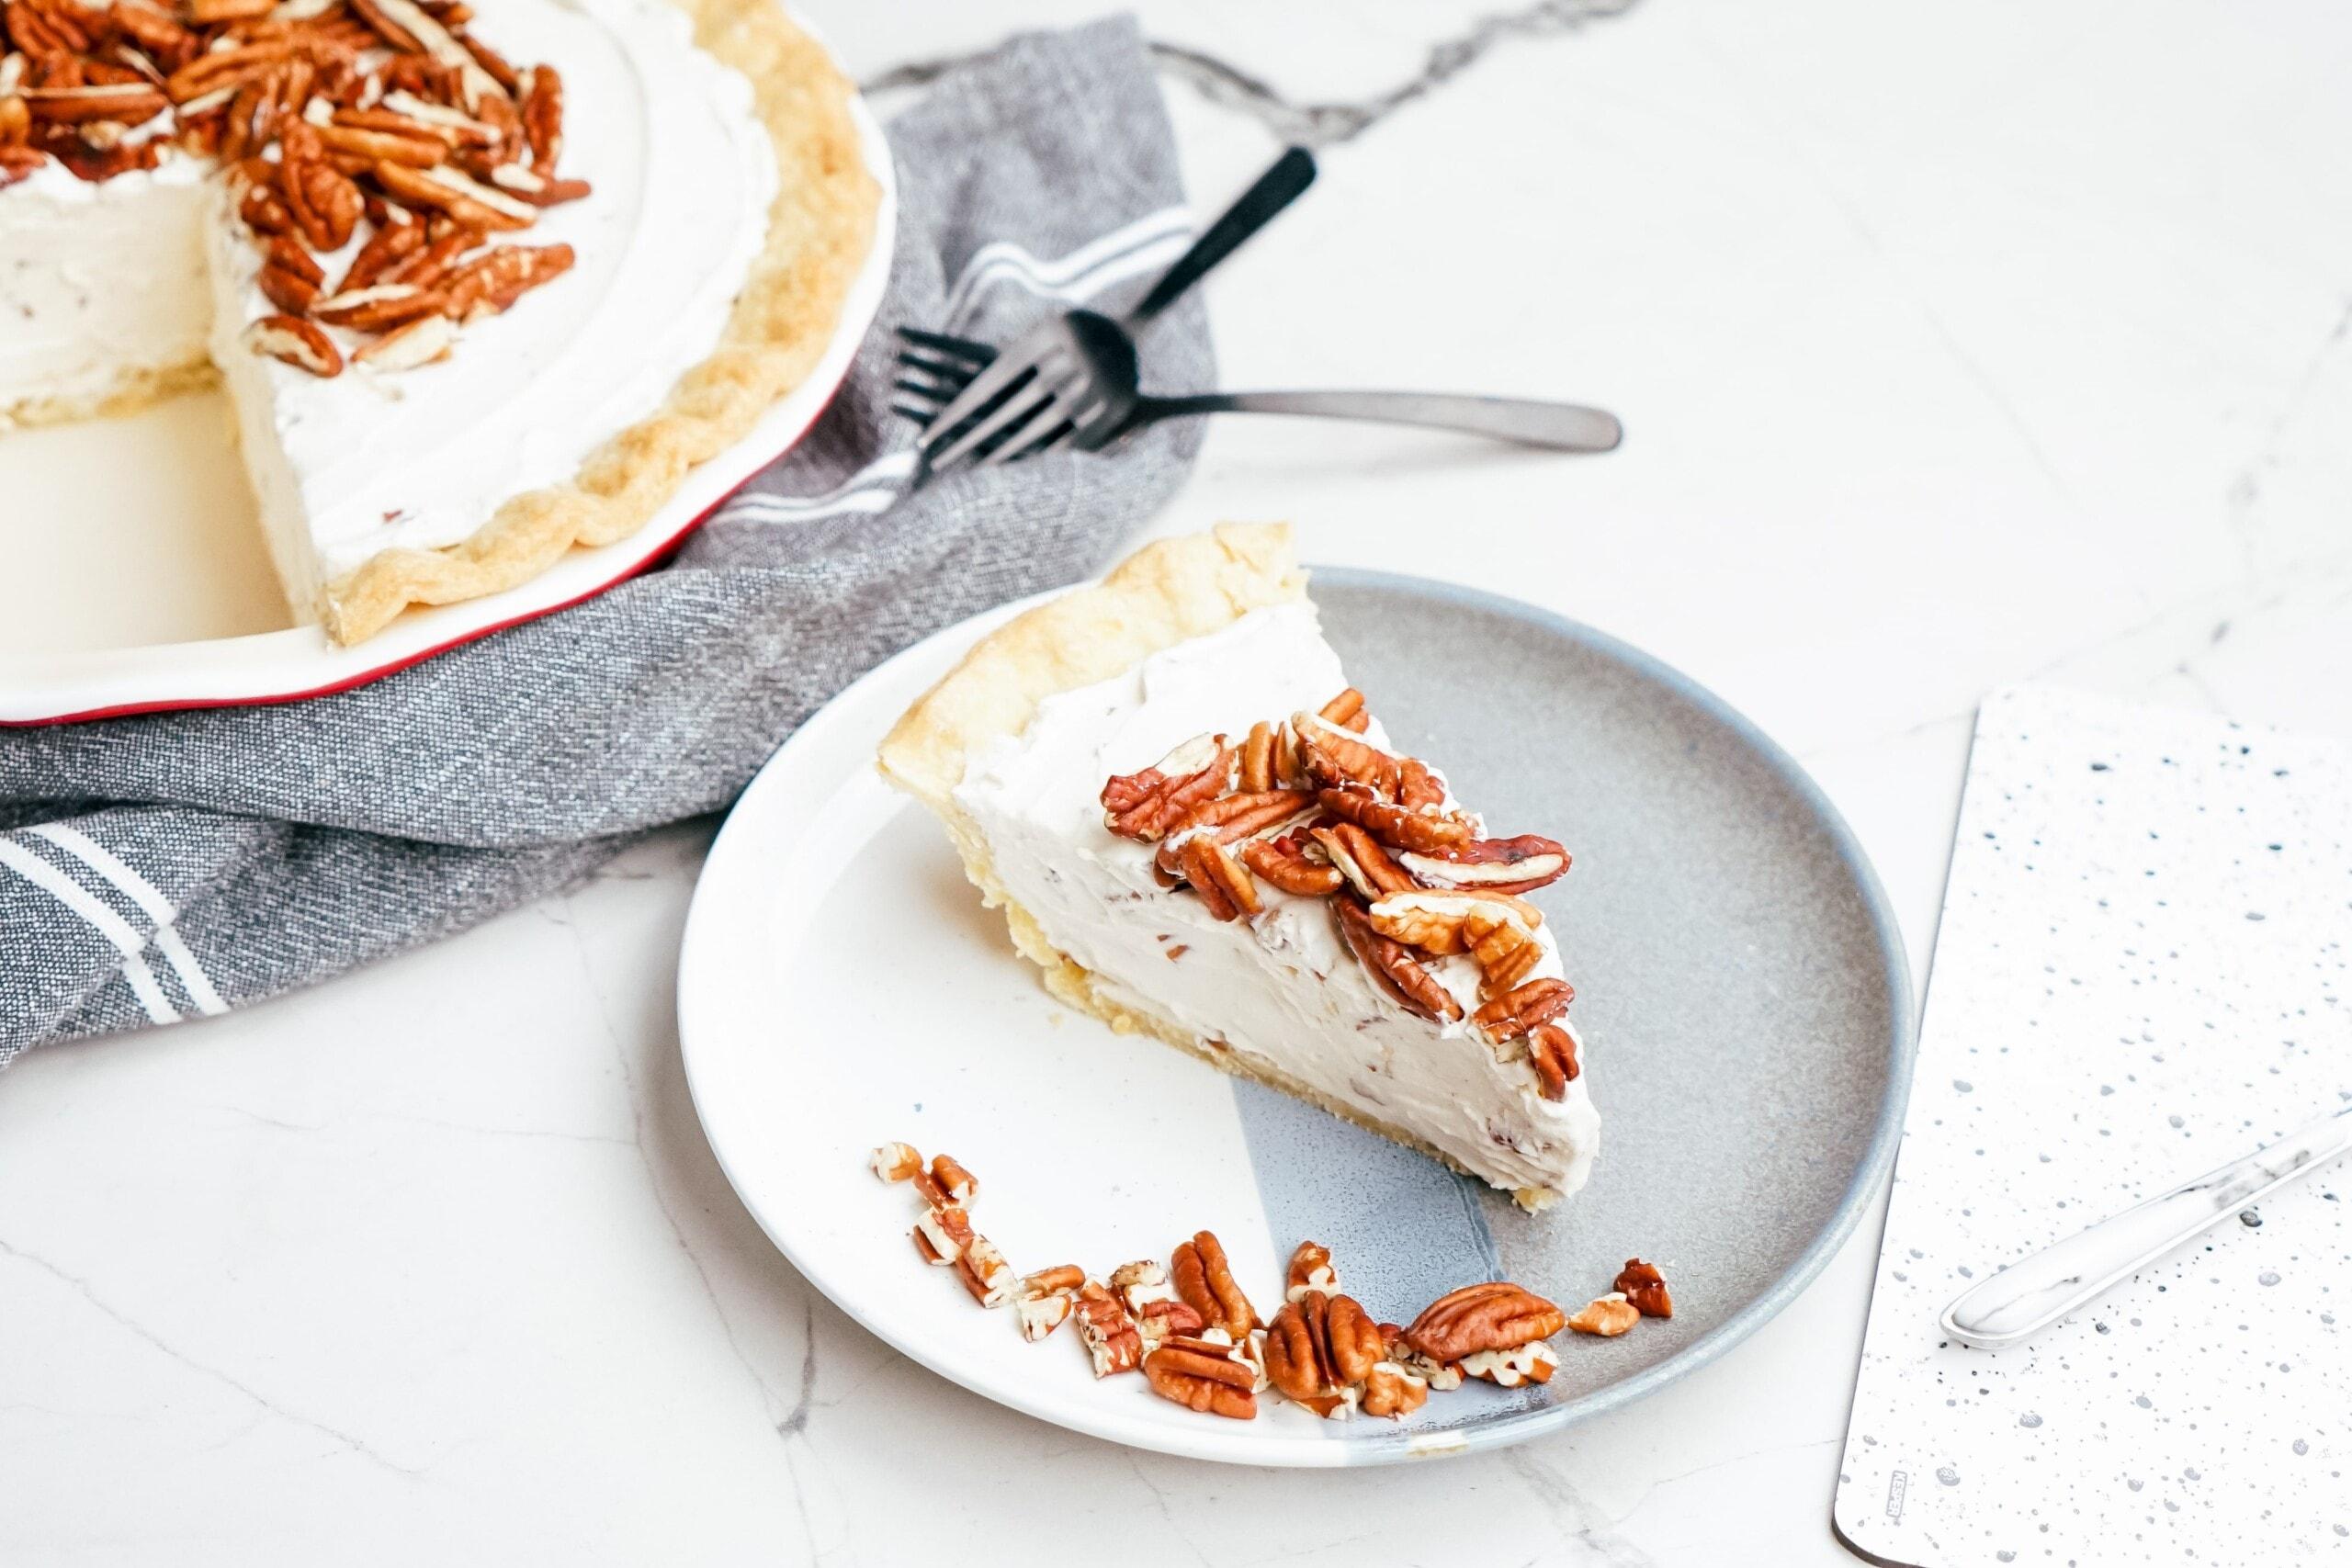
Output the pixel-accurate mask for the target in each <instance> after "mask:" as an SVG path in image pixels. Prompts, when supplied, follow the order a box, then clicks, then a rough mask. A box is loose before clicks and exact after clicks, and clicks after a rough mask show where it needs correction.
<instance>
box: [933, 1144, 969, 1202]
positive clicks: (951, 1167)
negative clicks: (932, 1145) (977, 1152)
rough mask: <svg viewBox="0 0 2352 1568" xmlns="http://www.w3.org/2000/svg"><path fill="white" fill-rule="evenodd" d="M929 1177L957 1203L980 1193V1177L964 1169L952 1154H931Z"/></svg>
mask: <svg viewBox="0 0 2352 1568" xmlns="http://www.w3.org/2000/svg"><path fill="white" fill-rule="evenodd" d="M931 1179H933V1181H936V1182H938V1183H939V1189H940V1190H941V1191H943V1192H944V1193H946V1194H947V1195H948V1196H949V1197H950V1198H953V1199H955V1200H956V1201H957V1202H958V1203H963V1202H967V1201H970V1200H972V1199H974V1198H977V1197H978V1196H979V1195H980V1179H979V1178H978V1177H977V1176H974V1175H973V1174H972V1173H971V1172H970V1171H968V1170H966V1169H965V1168H964V1166H963V1163H962V1162H961V1161H959V1160H958V1159H956V1156H954V1155H933V1156H931Z"/></svg>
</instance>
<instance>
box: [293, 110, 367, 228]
mask: <svg viewBox="0 0 2352 1568" xmlns="http://www.w3.org/2000/svg"><path fill="white" fill-rule="evenodd" d="M277 146H278V152H279V153H280V157H279V161H278V165H277V183H278V186H279V187H280V189H281V191H282V192H283V194H284V196H285V198H286V209H287V211H288V212H289V213H291V214H293V217H294V224H295V227H297V228H299V229H300V230H301V231H302V237H303V238H304V239H306V240H308V241H309V242H310V243H311V249H312V250H314V251H339V250H341V249H343V247H344V244H345V242H347V241H348V240H349V239H350V238H351V233H352V231H353V230H354V229H356V228H357V227H358V226H359V220H360V217H361V215H362V212H363V210H364V209H365V207H366V204H365V203H364V202H363V201H361V200H360V197H359V187H358V186H356V185H353V184H352V183H351V180H350V177H349V176H348V175H345V174H343V173H342V172H340V171H339V170H337V169H336V168H334V165H332V164H329V163H328V162H327V158H326V148H325V145H324V143H322V142H321V141H320V140H319V133H318V129H317V128H316V127H315V126H312V125H311V123H310V122H309V121H307V120H304V119H301V118H294V119H290V120H288V121H287V122H286V125H285V127H284V129H283V130H282V131H281V132H280V133H279V136H278V141H277Z"/></svg>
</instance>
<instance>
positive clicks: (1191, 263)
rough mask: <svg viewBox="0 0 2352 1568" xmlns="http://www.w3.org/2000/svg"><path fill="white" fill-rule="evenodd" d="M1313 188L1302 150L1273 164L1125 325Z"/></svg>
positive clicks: (1149, 313) (1142, 318) (1158, 307)
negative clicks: (1305, 191)
mask: <svg viewBox="0 0 2352 1568" xmlns="http://www.w3.org/2000/svg"><path fill="white" fill-rule="evenodd" d="M1314 183H1315V154H1313V153H1312V152H1308V151H1307V150H1306V148H1304V147H1294V148H1292V149H1291V150H1290V151H1289V152H1284V153H1283V155H1282V156H1281V157H1279V158H1277V159H1275V160H1274V164H1273V167H1272V168H1270V169H1268V170H1267V171H1266V172H1265V173H1264V174H1262V175H1259V176H1258V180H1257V183H1256V184H1254V185H1252V186H1250V188H1249V189H1248V190H1245V191H1243V192H1242V193H1241V195H1240V196H1239V197H1237V198H1236V199H1235V201H1234V203H1233V205H1232V206H1231V207H1228V208H1227V209H1225V216H1224V217H1222V218H1220V219H1218V220H1216V222H1214V223H1212V224H1210V225H1209V226H1208V230H1207V231H1206V232H1205V233H1204V234H1203V235H1202V236H1201V237H1200V238H1199V239H1197V240H1195V241H1193V248H1192V249H1191V250H1189V251H1186V252H1185V253H1184V254H1182V255H1181V256H1178V257H1177V258H1176V265H1174V266H1171V267H1170V268H1169V269H1168V270H1167V271H1166V272H1164V273H1161V274H1160V275H1159V282H1157V283H1155V284H1153V285H1152V286H1151V292H1150V293H1148V294H1147V295H1145V296H1144V297H1143V303H1142V304H1140V305H1138V306H1136V308H1135V309H1134V310H1131V311H1129V312H1128V313H1127V324H1128V325H1130V326H1136V327H1139V326H1141V325H1143V324H1144V323H1145V322H1146V321H1149V320H1151V318H1152V317H1154V316H1157V315H1158V314H1159V312H1160V311H1162V310H1166V309H1168V307H1169V306H1170V305H1172V304H1174V303H1175V302H1176V298H1177V296H1178V295H1180V294H1182V293H1183V292H1184V290H1186V289H1187V288H1191V287H1193V285H1194V284H1195V283H1198V282H1199V281H1200V280H1201V277H1202V276H1203V275H1204V274H1205V273H1206V272H1207V271H1208V270H1209V268H1211V267H1213V266H1215V265H1216V264H1217V263H1219V262H1221V261H1223V260H1224V259H1225V258H1226V257H1227V256H1229V255H1231V254H1233V253H1234V252H1235V251H1238V250H1239V249H1240V248H1241V242H1243V241H1244V240H1247V239H1248V238H1249V237H1250V235H1252V234H1254V233H1256V232H1257V231H1259V230H1261V229H1262V228H1264V227H1265V226H1266V224H1267V223H1268V221H1270V220H1272V218H1273V216H1274V214H1275V213H1277V212H1280V211H1281V210H1282V209H1283V208H1285V207H1288V206H1289V205H1290V204H1291V203H1292V202H1294V201H1295V200H1297V199H1298V197H1299V193H1300V192H1302V191H1304V190H1305V189H1306V187H1307V186H1311V185H1313V184H1314Z"/></svg>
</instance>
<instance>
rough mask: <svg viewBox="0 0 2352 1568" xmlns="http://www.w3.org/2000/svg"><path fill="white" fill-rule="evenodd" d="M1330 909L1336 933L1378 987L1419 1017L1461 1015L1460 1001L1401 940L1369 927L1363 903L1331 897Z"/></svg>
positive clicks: (1458, 1016) (1456, 1017)
mask: <svg viewBox="0 0 2352 1568" xmlns="http://www.w3.org/2000/svg"><path fill="white" fill-rule="evenodd" d="M1331 911H1332V916H1333V918H1334V919H1337V920H1338V921H1339V922H1340V936H1341V937H1342V938H1344V939H1345V940H1346V942H1347V944H1348V948H1349V951H1350V952H1351V953H1354V954H1355V955H1356V961H1357V962H1358V963H1360V964H1363V966H1364V967H1365V968H1366V969H1367V970H1369V971H1371V973H1372V976H1373V978H1374V979H1375V980H1377V981H1378V982H1379V983H1380V985H1381V988H1382V989H1384V990H1385V991H1386V992H1387V993H1388V994H1389V995H1390V996H1392V997H1394V998H1397V1000H1398V1001H1399V1002H1402V1003H1403V1004H1404V1005H1405V1006H1406V1007H1407V1008H1408V1009H1410V1010H1413V1011H1414V1012H1417V1013H1419V1014H1420V1015H1421V1016H1422V1017H1423V1018H1427V1019H1430V1020H1442V1021H1447V1022H1451V1021H1453V1020H1455V1019H1458V1018H1460V1017H1461V1016H1462V1004H1461V1003H1460V1002H1457V1001H1455V1000H1454V999H1453V993H1452V992H1451V991H1448V990H1447V989H1446V988H1445V987H1443V986H1442V985H1440V984H1439V983H1438V979H1437V976H1434V975H1432V974H1430V972H1429V971H1428V970H1426V969H1424V968H1422V967H1421V965H1420V963H1419V960H1417V959H1416V958H1414V956H1413V955H1412V953H1411V952H1410V951H1409V950H1408V949H1407V948H1406V946H1405V945H1404V944H1403V943H1402V942H1392V941H1390V940H1389V939H1388V938H1386V937H1385V936H1382V935H1381V934H1380V933H1379V932H1378V931H1374V930H1373V929H1372V917H1371V916H1370V915H1368V914H1366V913H1365V912H1364V908H1363V905H1361V904H1358V903H1356V902H1355V901H1354V900H1352V899H1349V898H1334V899H1333V900H1331Z"/></svg>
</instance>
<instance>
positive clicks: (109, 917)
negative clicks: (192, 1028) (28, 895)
mask: <svg viewBox="0 0 2352 1568" xmlns="http://www.w3.org/2000/svg"><path fill="white" fill-rule="evenodd" d="M0 865H5V866H6V867H8V869H10V870H11V871H14V872H15V873H16V874H17V875H19V876H21V877H23V878H24V879H25V880H26V881H27V882H29V883H31V884H32V885H33V886H36V887H38V888H40V890H41V891H42V892H44V893H46V894H48V895H49V896H50V897H52V898H54V899H56V900H57V901H58V902H59V903H61V904H62V905H64V906H65V907H66V908H69V909H71V910H73V911H74V913H75V914H77V915H79V916H81V917H82V918H83V919H85V920H87V921H89V922H90V924H92V925H93V926H96V928H97V929H98V931H99V932H100V933H101V934H102V935H104V936H105V937H106V939H107V941H108V942H113V943H114V944H115V946H117V947H118V948H120V949H121V950H122V977H123V978H124V979H126V980H128V981H129V982H130V989H131V992H132V994H133V995H135V996H136V997H138V998H139V1005H140V1006H141V1007H143V1008H145V1009H146V1010H147V1016H148V1017H149V1018H150V1019H151V1020H153V1021H155V1022H157V1023H177V1022H178V1021H179V1018H180V1015H179V1011H178V1010H177V1009H175V1008H174V1007H173V1006H172V1004H171V1002H170V1000H169V999H168V998H165V997H164V987H161V986H159V985H157V984H156V983H155V972H154V971H153V970H152V969H150V968H148V967H147V960H146V958H145V956H144V955H143V951H142V950H143V949H144V948H145V947H146V945H147V944H146V943H145V942H141V940H140V937H139V933H138V932H137V931H133V930H132V929H131V926H130V921H129V920H126V919H123V918H122V917H121V916H120V915H118V914H116V913H115V912H114V911H113V910H112V909H109V908H107V907H106V906H105V905H104V904H101V903H99V902H98V901H97V899H96V898H94V897H91V896H90V895H89V894H88V893H86V892H85V891H83V889H82V887H81V886H80V885H79V884H78V883H76V882H75V881H74V879H73V878H72V877H70V876H68V875H66V874H64V873H63V872H62V871H60V870H58V869H57V868H56V867H55V866H53V865H51V864H50V863H48V862H47V861H45V860H42V859H41V858H40V856H38V855H36V854H34V853H33V852H31V851H29V850H28V849H25V848H24V847H23V846H22V845H19V844H12V843H9V842H7V841H6V840H0Z"/></svg>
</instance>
